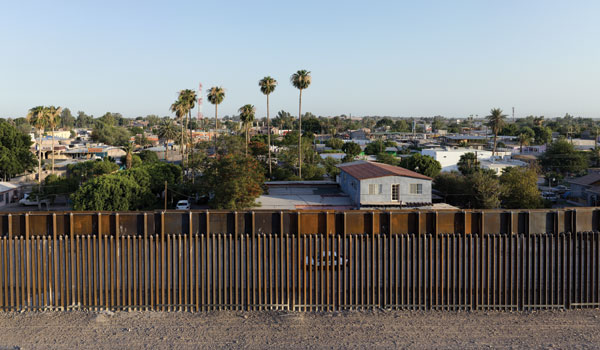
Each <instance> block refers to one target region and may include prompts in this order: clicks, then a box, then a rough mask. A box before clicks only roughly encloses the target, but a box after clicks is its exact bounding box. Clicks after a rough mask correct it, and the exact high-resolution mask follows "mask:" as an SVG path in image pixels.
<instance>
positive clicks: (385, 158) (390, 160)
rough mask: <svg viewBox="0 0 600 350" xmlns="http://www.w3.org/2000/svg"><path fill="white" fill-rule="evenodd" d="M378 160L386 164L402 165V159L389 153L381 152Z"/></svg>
mask: <svg viewBox="0 0 600 350" xmlns="http://www.w3.org/2000/svg"><path fill="white" fill-rule="evenodd" d="M377 161H378V162H379V163H384V164H389V165H394V166H398V165H400V161H399V160H398V158H396V157H394V156H393V155H392V154H389V153H385V152H382V153H379V154H378V155H377Z"/></svg>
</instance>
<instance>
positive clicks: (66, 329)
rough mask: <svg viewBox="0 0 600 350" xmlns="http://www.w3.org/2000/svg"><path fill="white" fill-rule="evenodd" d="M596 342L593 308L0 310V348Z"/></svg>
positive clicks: (599, 327)
mask: <svg viewBox="0 0 600 350" xmlns="http://www.w3.org/2000/svg"><path fill="white" fill-rule="evenodd" d="M267 347H268V348H278V349H281V348H285V349H321V348H324V349H337V348H341V349H350V348H359V349H389V348H406V347H410V348H428V349H429V348H454V349H457V348H577V349H586V348H600V310H583V311H568V312H558V311H543V312H533V313H522V312H519V313H508V312H443V311H427V312H408V311H368V312H358V311H352V312H340V313H296V312H270V311H269V312H267V311H265V312H247V313H242V312H233V311H222V312H212V313H183V312H180V313H177V312H172V313H167V312H117V313H114V314H113V313H112V312H87V311H70V312H40V313H36V312H25V313H0V350H3V349H108V348H114V349H154V348H156V349H202V348H207V349H221V348H232V349H234V348H246V349H261V348H267Z"/></svg>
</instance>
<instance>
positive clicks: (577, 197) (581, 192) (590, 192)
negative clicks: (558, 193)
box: [567, 172, 600, 206]
mask: <svg viewBox="0 0 600 350" xmlns="http://www.w3.org/2000/svg"><path fill="white" fill-rule="evenodd" d="M567 182H568V183H569V184H570V185H571V186H570V188H571V190H570V191H569V202H570V203H571V204H575V205H581V206H595V205H596V204H597V203H598V202H599V201H600V173H598V172H592V173H590V174H587V175H584V176H581V177H578V178H575V179H572V180H567Z"/></svg>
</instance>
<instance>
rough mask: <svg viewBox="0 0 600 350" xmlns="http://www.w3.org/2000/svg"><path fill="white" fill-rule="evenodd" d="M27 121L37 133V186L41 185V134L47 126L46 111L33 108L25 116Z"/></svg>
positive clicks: (40, 108)
mask: <svg viewBox="0 0 600 350" xmlns="http://www.w3.org/2000/svg"><path fill="white" fill-rule="evenodd" d="M27 121H28V122H29V124H31V125H32V126H33V127H34V128H36V129H37V131H38V136H39V142H38V184H39V186H41V184H42V134H43V133H44V128H45V127H46V126H48V109H47V108H46V107H44V106H37V107H33V108H32V109H30V110H29V113H28V114H27Z"/></svg>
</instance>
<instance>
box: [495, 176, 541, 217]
mask: <svg viewBox="0 0 600 350" xmlns="http://www.w3.org/2000/svg"><path fill="white" fill-rule="evenodd" d="M537 179H538V174H537V172H536V171H535V170H533V169H528V168H521V167H511V168H507V169H505V170H504V173H503V174H502V175H501V176H500V185H501V187H502V190H501V191H500V192H501V196H500V200H501V201H502V206H503V207H504V208H509V209H536V208H542V207H543V204H544V203H543V201H542V196H541V194H540V190H539V189H538V186H537Z"/></svg>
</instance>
